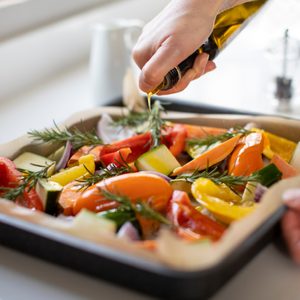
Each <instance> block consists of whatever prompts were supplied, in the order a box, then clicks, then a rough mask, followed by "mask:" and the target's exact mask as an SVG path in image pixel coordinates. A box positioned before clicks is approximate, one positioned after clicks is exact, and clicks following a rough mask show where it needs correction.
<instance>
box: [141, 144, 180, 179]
mask: <svg viewBox="0 0 300 300" xmlns="http://www.w3.org/2000/svg"><path fill="white" fill-rule="evenodd" d="M135 165H136V167H137V169H138V170H140V171H156V172H160V173H162V174H165V175H169V174H170V173H171V172H172V171H173V170H174V169H175V168H178V167H180V164H179V162H178V161H177V160H176V158H175V157H174V156H173V154H172V153H171V152H170V151H169V149H168V148H167V147H166V146H165V145H160V146H158V147H156V148H153V149H151V150H150V151H148V152H146V153H144V154H143V155H141V156H140V157H139V158H138V159H137V160H136V163H135Z"/></svg>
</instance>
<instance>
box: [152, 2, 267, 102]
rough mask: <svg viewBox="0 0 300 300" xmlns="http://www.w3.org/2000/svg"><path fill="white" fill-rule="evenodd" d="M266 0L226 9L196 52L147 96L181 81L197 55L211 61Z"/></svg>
mask: <svg viewBox="0 0 300 300" xmlns="http://www.w3.org/2000/svg"><path fill="white" fill-rule="evenodd" d="M267 1H268V0H256V1H252V2H247V3H245V4H241V5H238V6H236V7H233V8H231V9H228V10H226V11H224V12H222V13H221V14H219V15H218V16H217V18H216V21H215V24H214V28H213V32H212V34H211V35H210V37H209V38H208V40H207V41H206V43H204V44H203V45H202V46H201V47H200V48H199V49H198V50H197V51H195V52H194V53H193V54H191V55H190V56H189V57H188V58H187V59H185V60H184V61H183V62H181V63H180V64H179V65H178V66H177V67H175V68H173V69H172V70H170V71H169V72H168V74H167V75H166V76H165V78H164V80H163V82H162V83H161V84H160V85H159V86H158V87H157V88H156V89H154V90H153V91H152V92H151V93H149V95H148V99H150V97H151V95H154V94H156V93H157V92H158V91H164V90H168V89H170V88H172V87H173V86H175V85H176V83H177V82H178V81H179V80H180V79H181V77H182V76H184V74H185V73H186V72H187V71H188V70H189V69H190V68H192V67H193V64H194V61H195V59H196V57H197V56H198V55H199V53H203V52H205V53H207V54H209V59H210V60H213V59H214V58H215V57H216V56H217V55H218V54H219V52H220V51H222V49H224V47H226V45H227V44H228V43H229V42H230V41H231V40H232V39H233V38H234V37H235V36H236V35H237V34H238V33H239V32H240V31H241V30H242V29H243V28H244V27H245V26H246V25H247V24H248V22H249V21H250V20H251V19H252V18H253V16H254V15H255V14H256V13H257V12H258V11H259V10H260V9H261V8H262V6H263V5H264V4H265V3H266V2H267Z"/></svg>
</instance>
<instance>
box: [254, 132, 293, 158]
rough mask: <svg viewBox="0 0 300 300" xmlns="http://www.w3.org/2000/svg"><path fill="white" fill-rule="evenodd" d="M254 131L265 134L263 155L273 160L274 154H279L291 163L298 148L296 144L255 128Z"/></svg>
mask: <svg viewBox="0 0 300 300" xmlns="http://www.w3.org/2000/svg"><path fill="white" fill-rule="evenodd" d="M253 131H256V132H261V133H262V134H263V136H264V150H263V154H264V155H265V156H266V157H267V158H269V159H272V158H273V156H274V154H278V155H279V156H280V157H281V158H283V159H284V160H285V161H286V162H290V160H291V159H292V156H293V154H294V151H295V149H296V146H297V144H296V143H294V142H293V141H290V140H288V139H285V138H283V137H280V136H278V135H275V134H273V133H270V132H267V131H264V130H261V129H257V128H254V129H253Z"/></svg>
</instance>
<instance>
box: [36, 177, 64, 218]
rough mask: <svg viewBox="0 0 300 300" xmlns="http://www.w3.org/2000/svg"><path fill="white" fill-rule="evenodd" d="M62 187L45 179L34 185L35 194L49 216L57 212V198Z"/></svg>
mask: <svg viewBox="0 0 300 300" xmlns="http://www.w3.org/2000/svg"><path fill="white" fill-rule="evenodd" d="M62 189H63V187H62V186H61V185H60V184H58V183H57V182H54V181H48V180H47V179H45V178H42V179H39V180H38V182H37V184H36V193H37V194H38V196H39V197H40V199H41V202H42V204H43V208H44V211H45V212H46V213H48V214H50V215H55V214H57V212H58V197H59V194H60V192H61V191H62Z"/></svg>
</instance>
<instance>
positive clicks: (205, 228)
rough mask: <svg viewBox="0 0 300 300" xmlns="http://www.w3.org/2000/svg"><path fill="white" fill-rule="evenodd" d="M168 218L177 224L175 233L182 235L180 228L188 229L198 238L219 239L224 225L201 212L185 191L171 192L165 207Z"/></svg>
mask: <svg viewBox="0 0 300 300" xmlns="http://www.w3.org/2000/svg"><path fill="white" fill-rule="evenodd" d="M167 217H168V219H169V220H170V221H171V222H172V224H174V225H175V226H177V227H178V228H177V233H178V234H179V235H181V236H182V229H185V230H190V231H192V232H193V233H195V236H198V237H199V239H203V238H204V237H209V238H211V239H212V240H214V241H216V240H218V239H220V237H221V236H222V234H223V233H224V231H225V229H226V228H225V227H224V226H223V225H221V224H219V223H217V222H216V221H214V220H212V219H210V218H209V217H207V216H205V215H203V214H201V213H200V212H199V211H198V210H196V208H195V207H194V206H193V205H192V203H191V201H190V199H189V196H188V194H187V193H186V192H183V191H177V190H175V191H174V192H173V195H172V198H171V200H170V201H169V204H168V208H167Z"/></svg>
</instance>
